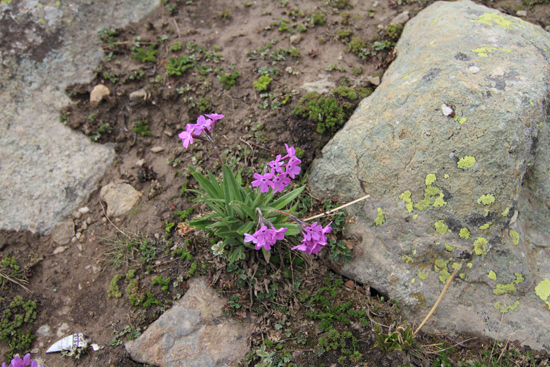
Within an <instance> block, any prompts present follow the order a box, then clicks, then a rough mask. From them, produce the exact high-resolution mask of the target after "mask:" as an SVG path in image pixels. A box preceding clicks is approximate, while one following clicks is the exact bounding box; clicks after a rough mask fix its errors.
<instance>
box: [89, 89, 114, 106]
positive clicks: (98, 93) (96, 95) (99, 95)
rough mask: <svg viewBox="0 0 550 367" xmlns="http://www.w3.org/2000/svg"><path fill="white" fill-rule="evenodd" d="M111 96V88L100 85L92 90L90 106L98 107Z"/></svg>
mask: <svg viewBox="0 0 550 367" xmlns="http://www.w3.org/2000/svg"><path fill="white" fill-rule="evenodd" d="M110 94H111V91H110V90H109V88H107V87H106V86H104V85H103V84H98V85H96V86H95V87H94V89H93V90H92V93H90V104H91V105H92V106H93V107H96V106H98V105H99V102H101V101H102V100H103V98H104V97H105V96H108V95H110Z"/></svg>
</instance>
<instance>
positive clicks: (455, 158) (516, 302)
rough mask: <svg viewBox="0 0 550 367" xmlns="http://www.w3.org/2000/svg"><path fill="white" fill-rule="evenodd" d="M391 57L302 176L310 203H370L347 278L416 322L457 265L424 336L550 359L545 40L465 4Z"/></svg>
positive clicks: (548, 48)
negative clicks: (503, 346) (465, 339)
mask: <svg viewBox="0 0 550 367" xmlns="http://www.w3.org/2000/svg"><path fill="white" fill-rule="evenodd" d="M396 48H397V51H398V57H397V59H396V60H395V61H394V62H393V64H392V65H391V66H390V68H389V69H388V71H387V72H386V74H385V76H384V78H383V82H382V84H381V85H380V87H378V89H377V90H376V92H375V93H374V94H372V95H371V96H370V97H369V98H367V99H365V100H363V101H362V102H361V104H360V105H359V107H358V108H357V110H356V111H355V113H354V114H353V116H352V117H351V119H350V120H349V122H348V123H347V124H346V125H345V127H344V128H343V129H342V130H341V131H340V132H339V133H338V134H337V135H336V136H335V137H334V138H333V139H332V140H331V141H330V142H329V144H327V145H326V146H325V148H324V149H323V157H322V158H320V159H318V160H316V161H315V162H314V163H313V167H312V172H311V174H310V176H309V178H310V183H311V188H312V193H313V194H314V195H315V196H317V197H327V196H333V197H337V198H339V199H341V200H343V201H349V200H353V199H356V198H358V197H361V196H363V195H365V194H370V195H371V197H372V200H370V201H369V202H368V203H367V204H365V205H359V206H355V207H352V208H351V209H350V211H351V212H352V213H353V214H354V215H356V216H357V218H358V221H357V223H355V224H353V223H351V224H350V225H349V226H348V230H349V232H351V233H356V234H359V235H361V236H362V239H363V240H362V243H361V245H360V246H359V251H358V252H362V255H361V256H358V257H357V258H355V259H354V260H353V261H352V262H351V263H349V264H347V265H345V266H344V268H343V273H344V274H345V275H347V276H350V277H352V278H355V279H357V280H359V281H362V282H366V283H369V284H370V285H372V286H373V287H374V288H376V289H378V290H380V291H381V292H383V293H387V294H389V296H390V297H391V298H394V299H397V300H399V301H400V302H402V303H403V304H404V305H405V306H406V307H405V311H406V313H407V314H408V317H409V320H410V321H416V323H417V324H418V323H420V321H421V320H422V318H423V317H424V316H425V315H426V314H427V312H428V310H429V308H430V307H431V306H432V305H433V304H434V303H435V300H436V298H437V296H438V295H439V293H440V292H441V290H442V288H443V286H444V282H445V281H446V279H447V278H448V276H449V273H450V272H452V271H453V266H461V271H460V274H461V275H460V277H458V278H457V279H456V280H455V281H454V282H453V285H452V286H451V288H450V289H449V291H448V292H447V293H446V295H445V298H444V300H443V302H442V303H441V304H440V305H439V308H438V310H437V312H436V313H435V314H434V316H433V317H432V319H431V321H430V322H429V323H428V325H427V326H426V327H425V328H424V330H426V331H432V332H449V333H453V332H478V333H482V334H485V335H488V336H491V337H493V338H498V339H501V340H504V339H510V340H519V341H521V342H522V343H523V344H526V345H529V346H531V347H533V348H537V349H541V348H545V349H547V350H550V333H548V328H547V325H548V322H549V320H550V311H549V307H550V306H549V303H548V301H549V300H548V299H546V298H547V297H548V294H550V289H547V288H548V287H547V286H548V285H549V284H550V280H549V278H550V256H548V255H549V247H550V214H549V213H550V211H549V208H550V179H549V175H548V172H549V171H550V159H549V158H550V148H549V147H550V137H549V128H550V126H549V120H548V93H549V88H548V85H549V84H548V81H549V71H548V70H549V69H550V68H549V67H548V66H549V60H550V37H549V35H548V33H547V32H545V31H544V30H543V29H542V28H540V27H538V26H534V25H532V24H529V23H526V22H524V21H522V20H521V19H518V18H514V17H511V16H507V15H503V14H501V13H499V12H498V11H495V10H492V9H489V8H486V7H484V6H481V5H476V4H474V3H473V2H470V1H461V2H438V3H435V4H433V5H431V6H430V7H428V8H426V9H425V10H423V11H422V12H420V13H419V14H418V15H417V16H416V17H415V18H414V19H412V20H411V21H409V23H408V24H407V26H406V28H405V31H404V33H403V35H402V37H401V39H400V40H399V42H398V44H397V47H396ZM443 104H446V105H448V106H449V107H448V108H451V109H453V110H454V111H455V112H454V113H449V112H448V108H443V109H442V105H443ZM444 110H445V111H446V113H447V114H448V116H445V115H444V114H443V111H444ZM469 157H473V158H474V159H475V161H474V160H473V159H472V158H469ZM407 191H408V193H407ZM484 195H485V196H484ZM489 195H492V196H493V197H494V199H495V200H494V202H491V201H492V198H491V196H489ZM375 221H376V222H377V223H378V225H376V224H375ZM464 228H467V229H468V231H469V233H466V231H465V230H463V229H464ZM461 230H462V232H461ZM459 234H462V236H460V235H459Z"/></svg>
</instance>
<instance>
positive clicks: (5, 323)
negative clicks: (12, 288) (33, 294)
mask: <svg viewBox="0 0 550 367" xmlns="http://www.w3.org/2000/svg"><path fill="white" fill-rule="evenodd" d="M0 306H1V307H0V308H1V309H3V310H4V311H3V312H2V315H1V320H0V340H2V342H3V343H4V344H5V345H6V346H7V347H8V350H7V351H6V352H5V353H4V356H6V357H7V358H8V359H11V358H12V357H13V355H14V354H15V353H18V352H24V351H26V350H29V349H30V347H31V343H32V341H33V340H34V339H35V338H36V335H34V334H33V333H32V332H31V330H26V331H23V328H24V327H25V326H26V325H27V324H30V323H32V322H33V321H34V320H35V319H36V309H37V306H36V301H31V300H29V301H27V302H25V301H24V300H23V297H21V296H15V298H13V300H12V301H11V302H10V301H9V300H8V299H7V298H0Z"/></svg>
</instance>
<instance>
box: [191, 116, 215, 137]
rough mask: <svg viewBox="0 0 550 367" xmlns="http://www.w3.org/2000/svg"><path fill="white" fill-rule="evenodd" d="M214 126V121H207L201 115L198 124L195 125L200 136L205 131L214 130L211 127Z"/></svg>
mask: <svg viewBox="0 0 550 367" xmlns="http://www.w3.org/2000/svg"><path fill="white" fill-rule="evenodd" d="M211 124H212V120H210V119H208V120H207V119H205V118H204V116H203V115H200V116H199V118H198V119H197V124H196V125H195V126H196V127H197V128H196V130H197V132H198V134H200V133H202V132H203V130H205V129H206V130H208V131H210V129H211V128H212V126H211Z"/></svg>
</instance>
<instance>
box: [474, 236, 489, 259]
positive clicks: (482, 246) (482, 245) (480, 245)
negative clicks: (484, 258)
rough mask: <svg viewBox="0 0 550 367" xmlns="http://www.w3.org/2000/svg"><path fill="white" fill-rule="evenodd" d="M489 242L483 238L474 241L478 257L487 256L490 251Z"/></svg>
mask: <svg viewBox="0 0 550 367" xmlns="http://www.w3.org/2000/svg"><path fill="white" fill-rule="evenodd" d="M488 245H489V242H488V241H487V240H486V239H485V238H483V237H478V238H477V240H475V241H474V252H475V253H476V255H485V254H486V253H487V250H488V247H489V246H488Z"/></svg>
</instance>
